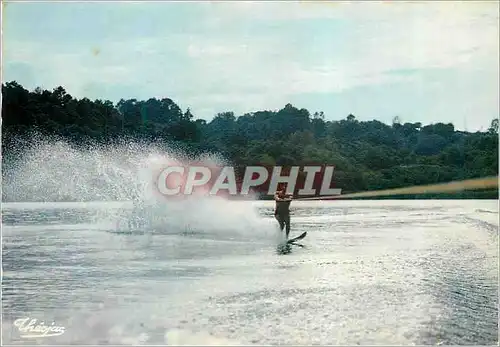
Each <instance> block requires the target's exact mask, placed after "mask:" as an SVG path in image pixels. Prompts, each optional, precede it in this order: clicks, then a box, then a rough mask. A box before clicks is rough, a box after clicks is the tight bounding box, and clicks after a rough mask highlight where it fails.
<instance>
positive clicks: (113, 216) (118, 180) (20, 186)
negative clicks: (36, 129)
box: [3, 138, 275, 236]
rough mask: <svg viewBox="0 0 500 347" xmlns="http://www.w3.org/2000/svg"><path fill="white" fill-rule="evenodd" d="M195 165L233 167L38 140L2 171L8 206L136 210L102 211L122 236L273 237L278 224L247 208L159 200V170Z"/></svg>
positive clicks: (101, 218)
mask: <svg viewBox="0 0 500 347" xmlns="http://www.w3.org/2000/svg"><path fill="white" fill-rule="evenodd" d="M194 161H196V162H197V163H203V164H205V165H207V166H220V165H224V164H227V162H226V161H225V160H224V159H223V158H221V157H220V156H218V155H203V156H201V157H197V158H193V157H191V158H190V157H189V155H187V154H186V153H183V152H182V151H180V150H178V149H169V150H162V149H160V148H159V147H158V146H153V145H146V144H139V143H127V144H122V145H114V146H111V145H110V146H98V147H93V148H91V149H85V150H82V149H77V148H75V147H73V146H71V145H70V144H68V143H67V142H64V141H60V140H53V139H48V138H43V139H37V140H36V141H35V142H34V144H33V145H31V146H30V148H29V149H28V150H26V151H25V152H24V154H23V155H22V156H21V158H20V159H19V160H18V161H16V162H15V164H13V165H12V166H11V167H9V168H7V169H6V168H5V167H4V175H3V176H4V177H3V195H4V198H5V199H6V200H7V201H39V202H54V201H75V202H84V201H124V202H128V205H130V207H131V208H129V209H127V210H126V211H116V210H115V211H100V213H99V215H98V216H97V217H96V219H98V220H96V222H100V223H102V222H109V223H113V224H114V225H115V227H116V230H118V231H137V230H141V231H143V232H157V233H186V232H187V233H196V234H203V233H206V232H211V233H213V232H217V233H222V234H225V235H237V234H250V235H255V236H259V235H260V236H262V234H263V233H264V234H265V233H274V231H275V229H274V228H273V226H274V224H272V223H269V222H268V221H263V220H262V219H261V218H260V216H259V215H258V213H257V212H256V211H255V210H254V209H253V207H252V205H251V204H248V203H244V202H241V203H240V202H235V201H228V200H226V199H224V198H221V197H201V196H190V197H186V198H185V199H181V200H168V198H166V197H162V196H159V195H158V191H157V190H156V188H155V184H156V182H155V180H154V178H155V177H156V176H155V175H157V173H158V172H160V170H162V169H164V168H165V167H166V166H167V165H189V163H191V162H194ZM5 169H6V170H5Z"/></svg>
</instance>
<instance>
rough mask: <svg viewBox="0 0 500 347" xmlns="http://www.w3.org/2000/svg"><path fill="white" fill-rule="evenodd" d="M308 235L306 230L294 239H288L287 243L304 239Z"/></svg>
mask: <svg viewBox="0 0 500 347" xmlns="http://www.w3.org/2000/svg"><path fill="white" fill-rule="evenodd" d="M306 235H307V231H304V232H303V233H302V234H300V235H299V236H297V237H294V238H293V239H290V240H288V241H287V242H286V243H288V244H290V243H294V242H295V241H299V240H302V239H303V238H304V237H306Z"/></svg>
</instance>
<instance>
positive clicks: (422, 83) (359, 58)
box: [3, 1, 499, 131]
mask: <svg viewBox="0 0 500 347" xmlns="http://www.w3.org/2000/svg"><path fill="white" fill-rule="evenodd" d="M498 11H499V5H498V2H479V1H470V2H461V3H458V2H451V1H450V2H441V3H440V2H434V3H433V2H427V3H423V4H408V3H406V4H404V3H399V4H398V3H391V4H384V3H379V4H377V3H370V2H365V3H357V4H352V3H351V4H349V3H345V4H344V3H340V2H337V3H285V2H224V3H214V2H163V3H159V2H151V3H120V2H115V3H82V2H80V3H40V2H36V3H9V4H8V5H6V6H5V7H4V10H3V81H4V82H6V81H11V80H16V81H18V82H19V83H21V84H22V85H23V86H25V87H26V88H28V89H34V88H35V87H37V86H41V87H43V88H47V89H53V88H55V87H56V86H59V85H62V86H63V87H64V88H65V89H66V90H67V91H68V93H70V94H71V95H73V96H75V97H84V96H86V97H88V98H91V99H95V98H100V99H109V100H112V101H114V102H117V101H118V100H119V99H120V98H124V99H127V98H137V99H147V98H150V97H158V98H163V97H169V98H171V99H173V100H174V101H175V102H176V103H177V104H179V106H180V107H181V108H182V109H183V110H185V109H186V108H187V107H190V108H191V110H192V112H193V114H194V115H195V117H197V118H203V119H207V120H209V119H211V118H212V117H213V116H214V115H215V114H216V113H217V112H223V111H234V112H235V113H236V114H237V115H240V114H243V113H245V112H251V111H257V110H263V109H268V110H277V109H279V108H282V107H283V106H284V105H285V104H287V103H292V104H293V105H295V106H297V107H299V108H302V107H303V108H307V109H309V111H311V113H313V112H315V111H324V112H325V117H326V119H330V120H333V119H342V118H345V117H346V116H347V115H348V114H349V113H352V114H354V115H355V116H356V117H357V118H358V119H360V120H371V119H378V120H380V121H383V122H386V123H390V122H391V120H392V118H393V117H395V116H399V117H400V118H401V119H402V121H404V122H417V121H421V122H423V123H424V124H427V123H433V122H453V123H454V124H455V126H456V127H457V128H458V129H464V128H467V129H468V130H469V131H475V130H478V129H480V128H481V127H483V129H486V128H487V127H488V126H489V124H490V122H491V120H492V119H493V118H495V117H498V112H499V86H498V84H499V66H498V65H499V61H498V59H499V33H498V30H499V26H498Z"/></svg>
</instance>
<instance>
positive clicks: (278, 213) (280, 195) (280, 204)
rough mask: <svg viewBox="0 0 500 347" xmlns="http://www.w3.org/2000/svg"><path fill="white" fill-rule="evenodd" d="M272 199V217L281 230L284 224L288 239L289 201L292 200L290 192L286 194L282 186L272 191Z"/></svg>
mask: <svg viewBox="0 0 500 347" xmlns="http://www.w3.org/2000/svg"><path fill="white" fill-rule="evenodd" d="M274 200H275V201H276V207H275V209H274V218H276V220H277V221H278V223H279V225H280V230H281V231H283V228H284V227H285V224H286V239H287V240H288V235H289V234H290V203H291V202H292V194H286V190H285V188H284V186H283V187H281V189H278V190H277V191H276V193H274Z"/></svg>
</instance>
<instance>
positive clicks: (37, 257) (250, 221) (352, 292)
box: [2, 200, 499, 345]
mask: <svg viewBox="0 0 500 347" xmlns="http://www.w3.org/2000/svg"><path fill="white" fill-rule="evenodd" d="M215 206H216V207H213V210H207V205H203V206H199V205H196V204H194V205H191V206H184V207H186V208H187V207H189V209H186V210H182V209H179V210H172V209H170V210H166V212H165V216H164V217H166V219H162V220H161V222H158V221H157V222H155V223H154V228H153V227H150V225H151V223H149V224H148V223H145V224H144V223H143V224H142V225H143V227H141V224H140V223H139V224H135V226H134V224H133V223H132V226H131V223H130V222H131V221H132V218H131V217H130V216H131V215H130V214H126V213H125V214H124V212H123V211H124V210H127V209H128V208H129V207H128V206H127V205H126V204H125V203H124V204H121V203H89V204H85V205H83V204H77V203H75V204H73V203H59V204H47V203H44V204H41V203H40V204H38V203H20V204H13V203H12V204H3V206H2V214H3V216H2V220H3V221H2V235H3V244H2V246H3V255H2V256H3V258H2V259H3V265H2V266H3V283H2V290H3V298H2V306H3V326H2V338H3V343H4V344H67V343H71V344H149V345H151V344H205V345H208V344H233V345H234V344H242V345H243V344H261V345H262V344H343V345H348V344H372V345H373V344H402V345H413V344H481V345H491V344H497V343H498V271H499V268H498V263H499V260H498V252H499V251H498V218H499V215H498V201H477V200H476V201H460V200H457V201H438V200H434V201H429V200H426V201H415V200H412V201H331V202H298V201H297V202H294V203H293V204H292V209H293V215H292V223H293V224H292V234H291V236H296V235H299V234H300V233H301V232H303V231H307V232H308V235H307V237H306V238H305V239H304V240H302V241H301V243H302V244H303V246H304V248H301V247H293V249H292V253H290V254H286V255H283V254H278V253H277V252H276V246H277V243H278V236H277V235H278V232H277V231H276V222H275V221H274V219H273V217H272V209H273V204H272V202H232V203H230V204H225V205H223V206H219V205H215ZM203 211H205V212H204V213H202V212H203ZM234 211H237V212H234ZM127 213H128V212H127ZM155 213H156V217H158V214H161V212H158V211H156V212H155ZM124 215H125V216H127V217H126V221H125V224H126V225H127V226H126V227H124V226H123V225H124V224H123V223H124V222H123V216H124ZM255 215H257V216H258V217H255ZM117 216H121V217H117ZM196 216H200V217H199V218H198V217H197V218H195V217H196ZM141 218H142V221H144V220H145V218H144V217H141ZM148 218H150V217H148ZM169 221H170V222H169ZM146 222H147V218H146ZM148 225H149V226H148ZM23 317H26V318H30V319H36V320H37V322H42V321H43V322H44V324H45V325H51V324H52V323H54V325H57V326H61V327H64V334H62V335H60V336H53V337H43V338H27V337H21V335H22V332H21V331H20V330H19V329H18V328H17V327H16V326H14V323H13V322H14V321H15V320H17V319H20V318H23Z"/></svg>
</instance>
